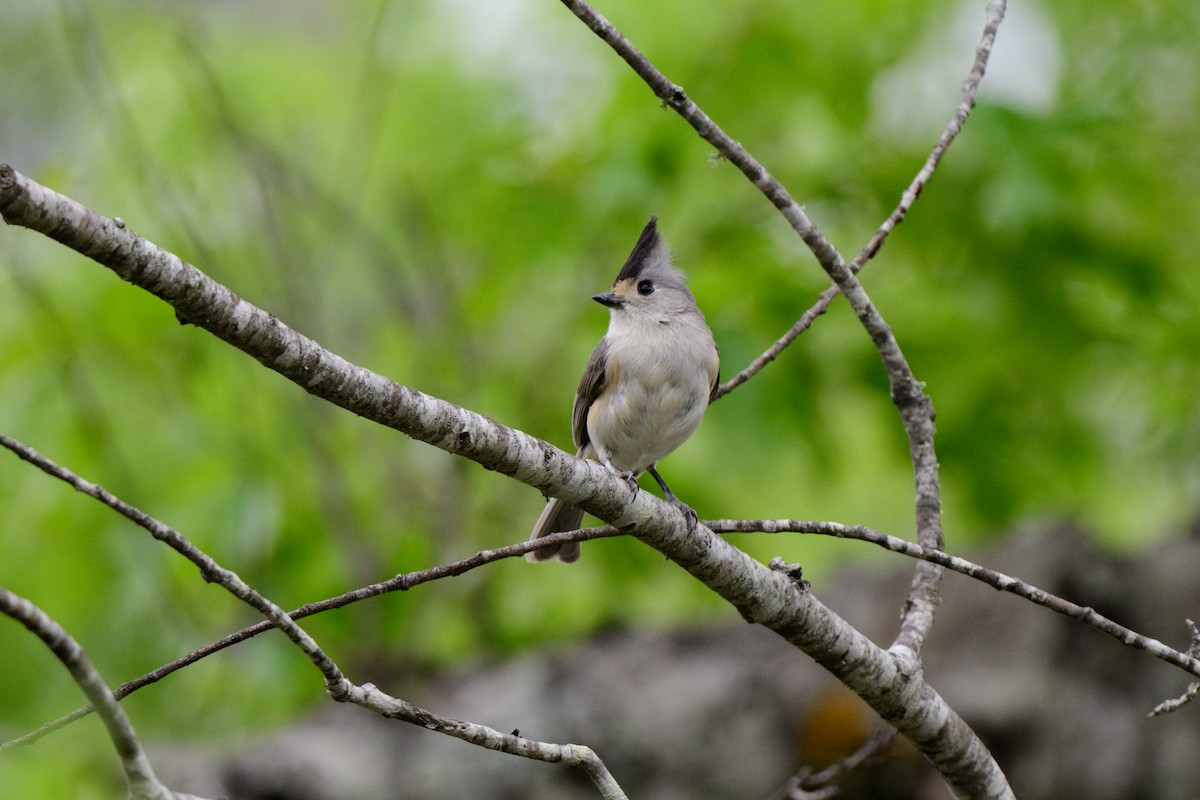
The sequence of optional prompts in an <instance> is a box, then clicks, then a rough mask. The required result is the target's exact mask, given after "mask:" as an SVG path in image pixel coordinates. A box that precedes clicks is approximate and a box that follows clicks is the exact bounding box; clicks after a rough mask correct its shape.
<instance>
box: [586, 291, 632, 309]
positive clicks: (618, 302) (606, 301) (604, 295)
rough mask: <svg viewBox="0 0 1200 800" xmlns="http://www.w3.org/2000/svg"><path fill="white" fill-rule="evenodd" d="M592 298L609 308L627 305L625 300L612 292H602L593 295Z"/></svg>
mask: <svg viewBox="0 0 1200 800" xmlns="http://www.w3.org/2000/svg"><path fill="white" fill-rule="evenodd" d="M592 299H593V300H595V301H596V302H597V303H599V304H600V305H602V306H608V307H609V308H620V307H621V306H623V305H625V301H624V300H622V299H621V298H619V297H617V296H616V295H615V294H613V293H612V292H601V293H600V294H597V295H593V296H592Z"/></svg>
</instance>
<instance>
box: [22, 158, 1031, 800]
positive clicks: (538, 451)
mask: <svg viewBox="0 0 1200 800" xmlns="http://www.w3.org/2000/svg"><path fill="white" fill-rule="evenodd" d="M0 215H3V217H4V218H5V220H6V221H8V222H11V223H15V224H19V225H24V226H26V227H30V228H32V229H34V230H37V231H40V232H42V233H44V234H46V235H47V236H50V237H51V238H54V239H56V240H58V241H60V242H62V243H64V244H66V245H67V246H69V247H71V248H72V249H75V250H77V251H78V252H80V253H83V254H84V255H86V256H88V257H90V258H92V259H94V260H96V261H98V262H99V263H101V264H103V265H104V266H106V267H108V268H110V269H112V270H113V271H114V272H116V273H117V274H118V275H119V276H120V277H122V278H123V279H125V280H127V281H129V282H131V283H134V284H136V285H138V286H141V287H143V288H145V289H146V290H147V291H150V292H151V293H153V294H155V295H156V296H158V297H160V298H162V299H163V300H165V301H167V302H168V303H170V304H171V305H172V306H173V307H174V308H175V310H176V313H177V315H178V316H179V317H180V319H182V320H185V321H187V322H190V323H193V324H196V325H199V326H200V327H203V328H204V329H205V330H208V331H210V332H212V333H213V334H215V335H216V336H218V337H219V338H221V339H222V340H224V341H226V342H228V343H230V344H233V345H234V346H236V347H238V348H239V349H241V350H243V351H244V352H246V353H248V354H250V355H252V356H254V357H255V358H256V359H258V360H259V361H260V362H261V363H263V364H264V365H265V366H267V367H269V368H271V369H273V370H275V371H276V372H279V373H280V374H281V375H283V376H285V377H287V378H289V379H290V380H292V381H294V382H296V383H298V384H299V385H300V386H302V387H304V388H305V389H306V390H307V391H308V392H310V393H312V394H314V395H317V396H319V397H322V398H325V399H327V400H329V401H331V402H333V403H335V404H337V405H340V406H342V407H343V408H346V409H348V410H351V411H353V412H354V413H356V414H358V415H359V416H362V417H365V418H367V419H371V420H374V421H376V422H379V423H381V424H384V425H387V426H389V427H393V428H396V429H397V430H400V431H403V432H405V433H407V434H409V435H410V436H413V437H414V438H417V439H420V440H422V441H425V442H428V443H430V444H433V445H435V446H437V447H439V448H441V449H443V450H446V451H447V452H451V453H455V454H457V455H461V456H465V457H467V458H470V459H472V460H474V461H477V462H479V463H480V464H482V465H483V466H485V467H487V468H488V469H494V470H497V471H499V472H502V473H503V474H505V475H509V476H511V477H514V478H516V479H517V480H520V481H522V482H524V483H527V484H530V485H532V486H536V487H538V488H539V489H542V490H543V491H545V492H547V493H549V494H552V495H553V496H555V497H560V498H562V499H565V500H567V501H569V502H571V503H574V504H576V505H578V506H580V507H581V508H583V509H584V510H586V511H587V512H589V513H591V514H593V515H594V516H597V517H599V518H600V519H602V520H605V521H606V522H608V523H609V524H612V525H614V526H615V527H618V528H621V529H623V530H624V529H628V530H630V531H631V532H632V533H633V535H634V536H636V537H637V538H638V539H640V540H641V541H643V542H645V543H646V544H648V545H650V546H651V547H653V548H655V549H656V550H658V551H659V552H661V553H663V554H664V555H666V556H667V557H668V558H670V559H671V560H672V561H674V562H675V563H676V564H678V565H680V566H681V567H683V568H684V569H686V570H687V571H688V572H689V573H690V574H691V575H692V576H693V577H695V578H697V579H698V580H700V581H701V582H703V583H704V584H705V585H706V586H708V588H710V589H711V590H712V591H714V592H716V593H717V594H719V595H720V596H721V597H723V598H724V599H725V600H727V601H728V602H729V603H731V604H732V605H733V606H734V607H735V608H737V609H738V611H739V612H740V613H741V614H742V616H743V617H744V618H746V619H747V620H750V621H753V622H757V623H759V624H762V625H763V626H765V627H767V628H770V629H771V630H774V631H776V632H777V633H779V634H780V635H781V636H783V637H784V638H786V639H787V640H788V641H790V642H792V643H793V644H794V645H796V646H797V647H799V648H801V649H802V650H804V651H805V652H806V653H808V654H809V655H810V656H811V657H812V658H813V659H814V660H816V661H817V662H818V663H819V664H821V665H822V666H824V667H825V668H826V669H828V670H829V671H830V672H831V673H832V674H833V675H835V676H836V677H838V678H839V679H840V680H842V681H843V682H844V683H846V685H847V686H849V687H850V688H851V689H852V690H853V691H855V692H856V693H857V694H858V695H859V696H860V697H862V698H863V699H864V700H866V701H867V703H868V704H869V705H871V706H872V707H873V708H874V709H875V710H876V711H877V712H878V713H879V714H880V715H881V716H882V717H883V718H884V719H886V720H888V721H889V722H891V723H892V724H893V725H895V726H896V728H897V729H898V730H900V731H901V732H902V733H904V734H905V735H906V736H907V737H908V738H909V739H910V740H911V741H912V742H913V743H914V744H916V745H917V746H918V748H920V749H921V750H922V752H924V753H925V755H926V756H927V757H928V758H929V759H930V760H931V761H932V762H933V764H934V765H935V766H936V767H937V768H938V770H939V772H941V773H942V775H943V777H944V778H945V779H946V781H947V782H948V783H949V784H950V785H951V787H953V788H954V790H955V791H956V792H958V793H960V794H962V795H964V796H972V797H979V798H1008V797H1011V796H1012V792H1011V789H1010V788H1009V787H1008V783H1007V781H1006V780H1005V778H1004V775H1003V773H1002V772H1001V771H1000V768H999V766H998V765H997V764H996V762H995V760H994V759H993V758H992V757H991V754H990V753H988V751H987V748H985V747H984V746H983V744H982V742H980V741H979V738H978V737H977V736H976V735H975V733H974V732H973V731H972V730H971V729H970V727H969V726H968V725H967V724H966V723H965V722H964V721H963V720H962V718H961V717H959V716H958V715H957V714H956V713H955V712H954V710H953V709H951V708H950V707H949V706H948V705H947V704H946V702H945V700H944V699H943V698H942V697H941V696H940V695H938V694H937V693H936V692H935V691H934V690H933V688H932V687H930V686H929V684H927V683H926V682H925V681H924V680H922V679H921V669H920V664H919V661H918V659H917V654H916V651H915V650H913V649H912V648H911V647H902V648H897V647H893V648H892V650H891V651H885V650H882V649H881V648H879V647H877V646H876V645H875V644H874V643H873V642H871V641H870V640H869V639H868V638H867V637H865V636H863V635H862V634H861V633H859V632H858V631H856V630H855V629H854V628H853V627H852V626H850V625H849V624H848V623H846V622H845V620H842V619H841V618H840V617H838V616H837V615H836V614H834V613H833V611H831V610H830V609H829V608H827V607H825V606H824V605H822V604H821V603H820V602H818V601H817V600H816V598H814V597H813V596H812V595H811V593H809V592H807V591H805V590H804V589H803V587H802V586H801V585H799V584H798V583H796V582H794V581H791V580H790V579H789V578H788V577H787V576H786V575H782V574H779V573H776V572H772V571H771V570H769V569H767V568H766V567H764V566H763V565H762V564H760V563H758V562H757V561H755V560H754V559H752V558H750V557H749V556H747V555H746V554H745V553H742V552H741V551H740V550H738V549H737V548H734V547H733V546H732V545H730V544H728V543H727V542H725V541H724V540H723V539H721V538H720V537H718V536H716V535H715V534H713V533H712V531H710V530H708V529H707V528H705V527H703V526H697V527H695V528H694V529H689V527H688V525H687V522H686V520H685V519H684V518H683V515H682V514H681V513H680V512H679V511H678V509H676V508H675V507H674V506H672V505H670V504H668V503H666V502H664V501H662V500H660V499H659V498H657V497H655V496H653V495H652V494H650V493H649V492H636V493H635V492H633V491H632V490H631V489H630V488H629V487H628V486H627V485H626V484H625V482H624V481H623V480H622V479H621V478H620V476H617V475H614V474H613V473H612V472H611V471H609V470H607V469H606V468H604V467H603V466H601V465H600V464H597V463H595V462H590V461H585V460H582V459H578V458H575V457H574V456H570V455H568V454H566V453H564V452H562V451H561V450H558V449H557V448H554V447H552V446H550V445H549V444H547V443H546V442H543V441H541V440H539V439H535V438H534V437H531V436H529V435H527V434H525V433H522V432H520V431H517V430H514V429H512V428H508V427H505V426H503V425H500V424H499V423H496V422H494V421H492V420H490V419H487V418H486V417H483V416H482V415H480V414H476V413H474V412H471V411H468V410H466V409H463V408H460V407H458V406H455V405H453V404H451V403H448V402H446V401H444V400H440V399H438V398H435V397H432V396H430V395H427V394H424V393H422V392H419V391H417V390H415V389H411V388H409V387H407V386H402V385H400V384H397V383H394V382H392V381H390V380H388V379H386V378H384V377H383V376H380V375H377V374H376V373H373V372H371V371H369V370H366V369H363V368H362V367H358V366H355V365H353V364H351V363H349V362H348V361H346V360H345V359H343V358H341V357H340V356H338V355H336V354H334V353H332V352H330V351H328V350H326V349H325V348H323V347H321V346H320V345H318V344H317V343H316V342H314V341H312V340H311V339H308V338H307V337H304V336H302V335H301V334H299V333H297V332H296V331H294V330H292V329H291V328H289V327H287V326H286V325H284V324H283V323H282V322H280V321H279V320H278V319H277V318H276V317H274V316H273V315H271V314H268V313H266V312H265V311H262V310H261V309H259V308H256V307H255V306H254V305H252V304H250V303H248V302H246V301H245V300H243V299H242V298H240V297H238V296H237V295H236V294H234V293H233V292H232V291H230V290H229V289H228V288H226V287H224V286H222V285H221V284H219V283H217V282H216V281H213V280H212V279H211V278H209V277H208V276H207V275H205V274H204V273H202V272H200V270H198V269H196V268H195V267H193V266H192V265H191V264H187V263H186V262H184V261H182V260H181V259H179V258H178V257H177V256H175V255H174V254H172V253H169V252H167V251H165V250H162V249H161V248H159V247H157V246H156V245H154V244H152V243H150V242H148V241H146V240H145V239H142V238H141V237H139V236H137V235H136V234H134V233H133V232H132V231H130V230H129V229H128V228H127V227H126V226H125V224H124V222H121V221H119V220H113V219H109V218H107V217H104V216H102V215H99V214H96V213H94V212H92V211H90V210H88V209H87V208H85V207H84V206H82V205H80V204H79V203H77V202H76V201H74V200H72V199H70V198H68V197H65V196H63V195H61V194H58V193H57V192H54V191H51V190H50V189H47V188H46V187H44V186H41V185H40V184H38V183H36V182H35V181H32V180H30V179H29V178H27V177H25V176H23V175H20V174H19V173H17V172H16V171H15V170H13V169H12V168H11V167H9V166H7V165H0ZM850 280H851V281H853V280H854V279H853V276H850ZM839 285H841V286H842V291H843V294H846V293H847V287H846V285H845V284H839ZM860 288H861V287H860ZM848 296H849V295H848ZM862 297H863V296H860V297H859V299H860V300H861V299H862ZM853 304H854V301H853V299H852V305H853ZM868 305H869V304H868ZM885 327H886V326H885ZM886 339H887V341H888V342H891V343H892V344H893V345H894V339H891V336H890V332H888V333H887V337H886ZM876 341H877V343H879V342H880V339H879V338H878V337H877V338H876ZM881 349H882V351H883V352H885V353H889V354H891V355H892V356H895V355H898V350H892V349H891V348H890V346H888V345H887V344H886V342H885V343H884V345H883V346H882V348H881ZM887 360H888V358H887V357H885V361H887ZM901 361H902V359H901ZM890 374H892V370H891V369H889V375H890ZM912 386H913V388H914V389H915V391H916V393H917V394H916V395H909V400H911V399H913V398H914V397H916V398H917V399H921V398H924V395H923V394H921V393H920V389H919V387H917V386H916V385H915V383H914V384H913V385H912ZM893 395H894V397H896V392H895V391H894V392H893ZM925 402H927V399H925ZM897 404H898V405H899V406H900V407H901V408H902V409H907V411H904V410H902V417H906V418H911V412H912V411H913V408H914V407H913V406H912V404H911V403H910V402H908V401H906V400H900V399H897ZM924 419H925V422H926V423H927V424H928V427H927V428H926V429H923V430H924V432H925V433H927V434H929V436H930V437H931V435H932V419H931V417H925V418H924ZM906 427H907V424H906ZM914 452H917V451H914ZM925 454H926V455H927V456H928V457H932V455H933V451H932V441H931V438H930V439H929V440H928V448H927V450H926V451H925ZM932 467H933V473H932V474H930V473H929V472H928V471H921V470H918V496H919V501H918V520H921V519H926V518H927V516H928V513H929V512H930V510H931V508H930V506H929V505H928V503H926V505H924V506H922V504H921V499H922V498H923V499H925V500H928V499H929V490H930V489H931V490H932V492H933V495H932V500H933V507H932V512H933V517H932V519H933V521H934V522H935V523H936V521H937V502H936V494H937V478H936V462H933V464H932ZM922 488H924V489H925V491H922ZM919 529H920V530H923V531H926V532H928V530H929V528H928V526H920V525H919ZM939 538H940V537H939ZM931 591H932V590H931ZM934 597H935V595H933V594H931V595H930V597H929V599H928V603H927V607H922V608H921V609H920V610H921V611H922V612H923V613H925V614H926V615H930V616H931V614H932V607H933V601H934ZM919 617H920V614H917V615H914V614H911V613H910V615H909V620H912V619H915V618H919Z"/></svg>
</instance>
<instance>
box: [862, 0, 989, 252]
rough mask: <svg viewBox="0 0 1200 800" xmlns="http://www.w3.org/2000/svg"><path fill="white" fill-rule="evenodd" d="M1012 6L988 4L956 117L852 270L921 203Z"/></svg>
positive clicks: (966, 113)
mask: <svg viewBox="0 0 1200 800" xmlns="http://www.w3.org/2000/svg"><path fill="white" fill-rule="evenodd" d="M1007 6H1008V0H991V1H990V2H989V3H988V6H987V19H986V21H985V22H984V25H983V36H982V37H981V38H980V40H979V44H978V45H977V46H976V47H975V62H974V63H973V64H972V65H971V72H970V74H968V75H967V79H966V81H965V82H964V83H963V90H962V97H961V98H960V99H959V101H958V106H956V107H955V109H954V116H953V117H952V118H951V119H950V122H949V123H948V124H947V125H946V128H945V130H943V131H942V135H941V136H940V137H939V138H938V141H937V144H936V145H934V147H933V151H932V152H931V153H930V154H929V158H927V159H926V160H925V165H924V166H923V167H921V170H920V172H918V173H917V175H916V177H915V178H913V180H912V183H910V184H909V185H908V188H907V189H905V190H904V192H903V194H901V196H900V204H899V205H897V206H896V208H895V210H894V211H892V213H891V214H889V215H888V218H887V219H886V220H885V221H884V223H883V225H881V226H880V227H879V230H878V231H876V232H875V235H874V236H872V237H871V241H869V242H868V243H867V246H866V247H865V248H863V251H862V252H861V253H859V254H858V257H857V258H855V259H854V263H853V264H851V269H853V270H855V271H858V269H859V268H861V267H862V265H863V264H865V263H866V262H867V261H868V260H870V259H872V258H874V257H875V254H876V253H878V252H879V248H880V247H882V246H883V243H884V241H885V240H886V239H887V237H888V234H890V233H891V232H892V231H893V230H894V229H895V228H896V226H897V225H899V224H900V223H901V222H903V221H904V217H905V216H906V215H907V214H908V211H909V209H910V208H912V206H913V203H915V202H917V198H918V197H920V196H921V190H922V189H924V188H925V184H927V183H929V181H930V179H931V178H933V173H934V170H936V169H937V167H938V164H940V163H941V161H942V156H944V155H945V154H946V150H948V149H949V147H950V145H951V144H952V143H953V142H954V139H955V138H956V137H957V136H958V134H959V132H960V131H962V129H963V125H965V124H966V122H967V117H968V116H970V114H971V109H973V108H975V95H976V94H978V92H979V84H980V82H981V81H982V80H983V74H984V72H985V71H986V70H987V63H988V59H989V58H991V55H992V47H993V46H994V45H995V44H996V34H997V33H998V32H999V30H1000V23H1001V22H1003V21H1004V12H1005V10H1006V8H1007Z"/></svg>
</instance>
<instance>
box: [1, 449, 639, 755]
mask: <svg viewBox="0 0 1200 800" xmlns="http://www.w3.org/2000/svg"><path fill="white" fill-rule="evenodd" d="M0 446H3V447H5V448H7V449H9V450H11V451H12V452H14V453H16V454H17V455H18V456H20V457H21V458H22V459H24V460H26V461H28V462H30V463H32V464H34V465H35V466H37V467H38V468H39V469H41V470H42V471H43V472H46V473H47V474H49V475H52V476H54V477H56V478H59V479H60V480H63V481H65V482H66V483H68V484H69V485H71V486H73V487H74V488H76V489H77V490H79V491H81V492H84V493H85V494H88V495H90V496H92V497H96V499H100V500H101V502H104V503H105V505H109V506H110V507H113V508H116V510H118V511H120V510H121V509H120V508H118V507H116V506H113V505H112V504H110V503H108V502H106V501H105V500H103V499H102V498H101V497H97V496H96V494H95V493H94V491H95V490H99V492H103V493H104V494H107V493H106V492H104V490H103V489H102V488H100V487H98V486H95V485H94V484H89V483H88V482H87V481H84V480H83V479H81V478H79V477H78V476H76V475H75V474H74V473H73V472H71V471H70V470H68V469H66V468H64V467H60V466H58V465H57V464H54V463H53V462H52V461H50V460H49V459H47V458H45V457H44V456H42V455H41V454H40V453H38V452H37V451H35V450H34V449H33V448H31V447H29V446H27V445H24V444H22V443H21V442H18V441H16V440H15V439H12V438H11V437H8V436H6V435H4V434H0ZM88 486H91V487H93V489H92V490H89V489H87V488H86V487H88ZM109 497H111V495H109ZM113 499H114V500H116V498H113ZM116 502H117V503H118V504H120V503H121V501H119V500H117V501H116ZM133 510H134V511H137V510H136V509H133ZM121 513H124V512H123V511H121ZM137 513H141V512H137ZM125 516H129V515H128V514H126V515H125ZM135 521H136V520H135ZM139 524H140V523H139ZM160 524H161V523H160ZM620 535H622V534H621V531H618V530H617V529H616V528H613V527H612V526H609V525H604V526H600V527H596V528H584V529H581V530H577V531H566V532H563V533H556V534H553V536H549V537H543V538H541V539H539V540H538V541H537V542H532V541H523V542H519V543H517V544H512V545H509V546H507V547H500V548H496V549H494V550H481V551H479V552H478V553H475V554H474V555H472V556H468V557H467V558H463V559H459V560H458V561H453V562H451V563H448V564H441V565H438V566H435V567H430V568H428V569H422V570H415V571H413V572H406V573H401V574H399V575H396V576H394V577H392V578H389V579H388V580H385V581H380V582H378V583H373V584H370V585H368V586H363V587H361V588H359V589H355V590H353V591H350V592H346V593H344V594H340V595H338V596H336V597H330V598H326V599H324V600H320V601H317V602H314V603H307V604H305V605H303V606H301V607H300V608H297V609H295V610H294V611H290V612H288V613H287V616H288V617H289V618H291V619H293V620H296V619H302V618H304V617H308V616H311V615H313V614H319V613H321V612H323V611H331V610H333V609H335V608H342V607H343V606H347V605H350V604H351V603H356V602H359V601H360V600H366V599H368V598H371V597H377V596H379V595H382V594H387V593H389V592H397V591H406V590H408V589H411V588H412V587H414V586H419V585H421V584H422V583H428V582H429V581H434V580H438V579H440V578H448V577H454V576H457V575H462V574H463V573H465V572H469V571H470V570H473V569H475V568H477V567H481V566H483V565H484V564H490V563H492V562H493V561H499V560H501V559H505V558H515V557H520V556H524V555H525V554H526V553H528V552H529V551H530V550H536V549H537V548H539V547H544V546H545V545H546V544H547V543H550V544H556V543H559V542H560V540H561V542H562V543H566V542H583V541H587V540H589V539H600V538H604V537H610V536H620ZM273 627H275V625H274V623H273V622H271V621H269V620H266V621H263V622H259V623H257V624H255V625H251V626H249V627H246V628H243V629H242V630H240V631H237V632H236V633H231V634H230V635H228V636H226V637H224V638H222V639H219V640H217V641H215V642H211V643H210V644H207V645H205V646H204V647H201V648H199V649H197V650H193V651H192V652H190V653H188V654H187V655H185V656H183V657H181V658H178V659H176V660H174V661H171V662H170V663H167V664H163V665H162V666H160V667H158V668H157V669H155V670H153V671H151V672H148V673H146V674H145V675H142V676H140V677H138V678H135V679H133V680H130V681H126V682H124V683H122V684H121V685H120V686H118V687H117V688H116V689H115V690H114V691H113V695H114V697H115V698H116V699H117V700H121V699H123V698H125V697H127V696H129V695H130V694H132V693H133V692H136V691H137V690H139V689H142V688H145V687H146V686H149V685H151V684H154V683H157V682H158V681H160V680H162V679H163V678H165V677H167V676H168V675H170V674H171V673H173V672H176V671H178V670H180V669H182V668H183V667H186V666H188V665H190V664H194V663H196V662H197V661H200V660H201V659H203V658H206V657H208V656H210V655H213V654H214V653H218V652H220V651H221V650H224V649H225V648H227V647H231V646H233V645H235V644H238V643H239V642H243V641H245V640H247V639H250V638H252V637H254V636H257V635H259V634H260V633H263V632H265V631H269V630H271V629H272V628H273ZM93 710H94V708H93V707H92V706H90V705H89V706H82V707H80V708H77V709H75V710H74V711H72V712H70V713H68V714H65V715H63V716H61V717H59V718H58V719H55V720H52V721H51V722H47V723H46V724H45V725H42V726H41V727H39V728H37V729H36V730H33V731H30V732H29V733H27V734H25V735H23V736H20V737H18V738H15V739H11V740H9V741H6V742H3V743H0V750H6V749H9V748H12V747H18V746H21V745H27V744H32V743H33V742H36V741H37V740H38V739H40V738H42V737H43V736H45V735H46V734H48V733H51V732H53V731H55V730H58V729H59V728H61V727H63V726H65V725H68V724H70V723H71V722H74V721H75V720H77V719H80V718H81V717H85V716H87V715H88V714H90V713H92V711H93Z"/></svg>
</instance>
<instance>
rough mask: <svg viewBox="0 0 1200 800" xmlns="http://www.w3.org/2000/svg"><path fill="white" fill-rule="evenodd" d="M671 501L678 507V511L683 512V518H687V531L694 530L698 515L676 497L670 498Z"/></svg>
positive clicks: (698, 521) (697, 522)
mask: <svg viewBox="0 0 1200 800" xmlns="http://www.w3.org/2000/svg"><path fill="white" fill-rule="evenodd" d="M671 503H672V505H674V506H675V507H676V508H678V509H679V512H680V513H681V514H683V518H684V519H686V520H687V529H688V533H692V532H693V531H695V530H696V525H698V524H699V523H700V517H699V516H698V515H697V514H696V512H695V510H694V509H693V508H692V507H691V506H689V505H688V504H687V503H685V502H683V501H682V500H680V499H678V498H676V499H674V500H672V501H671Z"/></svg>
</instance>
